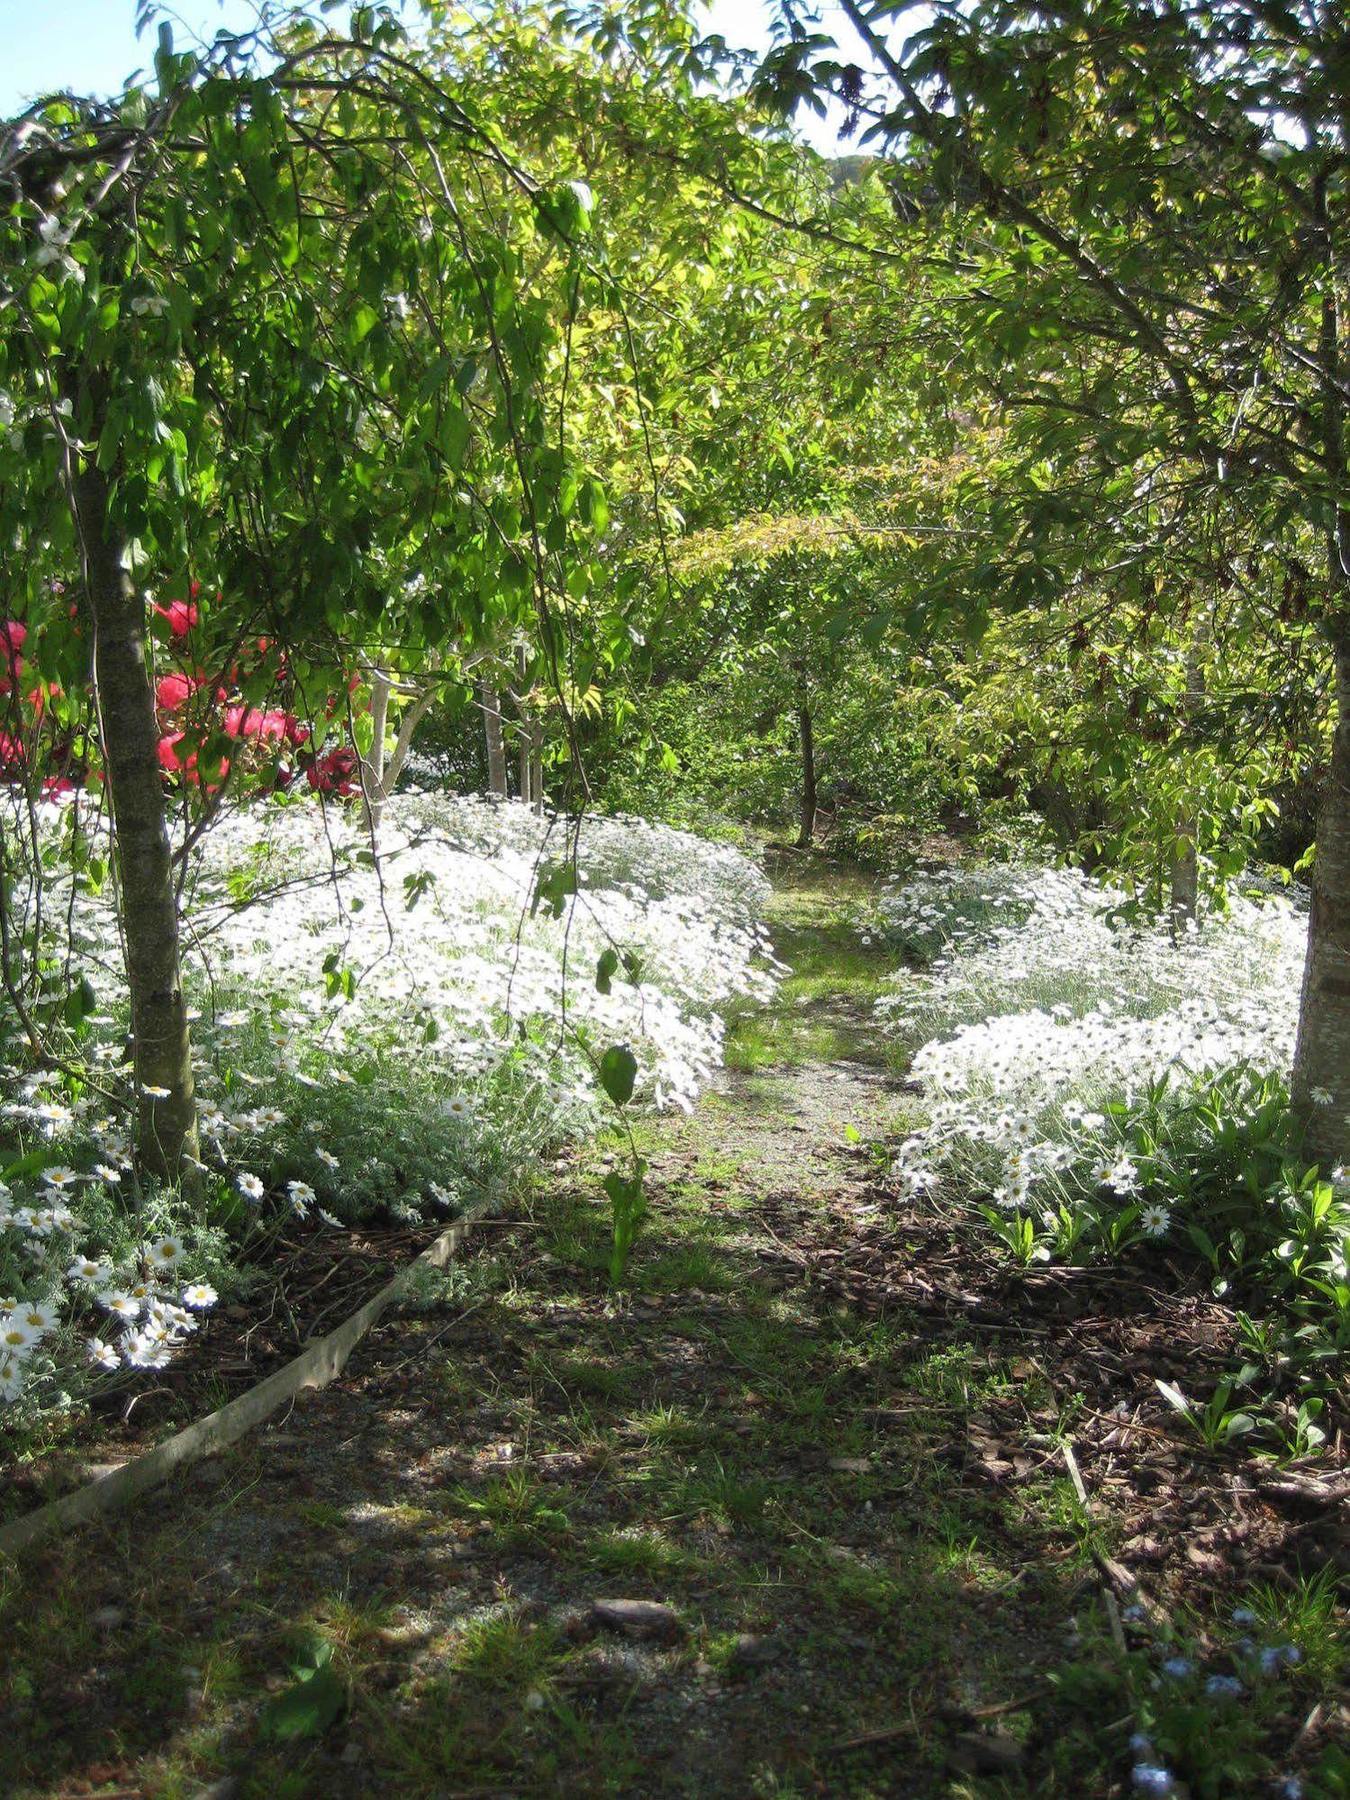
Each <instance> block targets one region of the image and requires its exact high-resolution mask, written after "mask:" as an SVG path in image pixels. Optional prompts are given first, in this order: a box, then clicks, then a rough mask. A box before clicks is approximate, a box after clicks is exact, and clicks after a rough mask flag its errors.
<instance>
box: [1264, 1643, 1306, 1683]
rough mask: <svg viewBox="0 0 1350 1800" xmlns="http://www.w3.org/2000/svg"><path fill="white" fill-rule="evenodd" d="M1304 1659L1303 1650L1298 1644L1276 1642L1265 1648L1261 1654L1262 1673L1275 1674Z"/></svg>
mask: <svg viewBox="0 0 1350 1800" xmlns="http://www.w3.org/2000/svg"><path fill="white" fill-rule="evenodd" d="M1302 1661H1303V1652H1302V1651H1301V1650H1300V1649H1299V1647H1298V1645H1297V1644H1276V1645H1274V1646H1272V1647H1271V1648H1269V1649H1266V1650H1263V1651H1262V1652H1261V1656H1260V1663H1261V1673H1262V1674H1263V1675H1275V1674H1278V1672H1279V1671H1280V1670H1281V1669H1283V1668H1285V1667H1288V1668H1292V1667H1293V1666H1294V1664H1295V1663H1298V1662H1302Z"/></svg>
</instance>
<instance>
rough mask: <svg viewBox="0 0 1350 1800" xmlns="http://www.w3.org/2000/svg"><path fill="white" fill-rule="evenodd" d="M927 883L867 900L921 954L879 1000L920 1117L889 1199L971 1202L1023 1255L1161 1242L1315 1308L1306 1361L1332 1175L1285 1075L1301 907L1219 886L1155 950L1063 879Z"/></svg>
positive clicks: (1340, 1187) (1023, 875)
mask: <svg viewBox="0 0 1350 1800" xmlns="http://www.w3.org/2000/svg"><path fill="white" fill-rule="evenodd" d="M946 882H947V877H946V876H944V877H943V879H942V881H938V880H935V879H933V878H931V877H926V878H924V879H922V880H920V881H918V882H917V883H915V884H913V885H912V886H911V888H910V889H909V890H908V891H902V892H898V893H895V894H893V895H891V896H889V897H888V899H887V901H886V903H885V906H884V912H885V916H886V921H887V929H888V930H889V931H890V932H891V933H893V934H894V936H895V937H896V939H897V940H898V941H899V942H900V943H902V944H903V945H904V946H905V947H906V948H907V949H909V950H910V952H911V953H912V954H923V953H925V952H926V953H928V954H929V955H931V957H932V961H931V963H930V965H929V966H928V967H927V968H926V969H923V970H920V971H918V972H908V973H905V974H902V975H899V976H897V977H896V978H895V979H894V981H893V984H892V991H891V992H889V993H888V994H887V995H885V996H884V997H883V999H882V1000H881V1001H880V1002H879V1013H880V1017H881V1022H882V1025H883V1028H884V1029H885V1030H886V1031H887V1032H888V1033H889V1034H891V1035H892V1036H893V1037H894V1038H895V1039H896V1040H897V1041H898V1043H899V1044H900V1045H902V1046H904V1047H909V1046H915V1047H914V1049H913V1054H912V1057H911V1059H910V1061H909V1072H910V1075H911V1077H912V1079H913V1081H914V1082H915V1083H916V1085H917V1086H918V1088H919V1090H920V1092H921V1093H922V1096H923V1099H924V1102H925V1110H926V1114H927V1119H926V1123H925V1124H923V1126H922V1127H921V1128H920V1129H919V1130H917V1131H916V1132H914V1133H913V1135H911V1136H910V1137H909V1138H907V1139H906V1140H905V1141H904V1142H903V1143H902V1144H901V1145H900V1147H899V1150H898V1153H897V1155H896V1157H895V1160H894V1163H893V1173H894V1176H895V1179H896V1181H897V1183H898V1185H899V1187H900V1189H901V1191H902V1192H906V1193H910V1194H913V1193H920V1192H924V1191H928V1190H941V1191H943V1192H946V1193H953V1194H957V1195H963V1196H971V1197H973V1198H974V1199H975V1201H976V1202H977V1204H978V1205H979V1207H980V1211H981V1213H982V1216H983V1217H984V1219H985V1221H986V1222H987V1224H988V1225H989V1227H990V1229H991V1230H992V1231H993V1233H994V1235H995V1236H996V1237H997V1238H998V1239H999V1240H1000V1241H1001V1242H1002V1243H1003V1244H1004V1245H1005V1246H1006V1247H1007V1249H1008V1250H1009V1251H1010V1252H1011V1253H1012V1255H1013V1256H1014V1257H1015V1258H1016V1259H1017V1260H1019V1261H1021V1262H1023V1263H1031V1262H1037V1261H1048V1260H1050V1259H1051V1258H1052V1257H1054V1258H1060V1259H1065V1260H1082V1259H1084V1258H1086V1257H1089V1256H1093V1255H1109V1256H1115V1255H1119V1254H1121V1253H1122V1252H1124V1251H1126V1250H1130V1249H1132V1248H1135V1247H1142V1248H1146V1247H1147V1246H1148V1245H1149V1244H1159V1245H1161V1244H1164V1243H1166V1244H1168V1245H1169V1246H1173V1247H1175V1246H1178V1245H1179V1246H1181V1247H1182V1248H1184V1249H1185V1250H1186V1251H1188V1252H1189V1253H1190V1254H1192V1255H1195V1256H1198V1257H1200V1258H1201V1259H1202V1260H1203V1262H1204V1263H1205V1264H1206V1265H1207V1267H1208V1269H1209V1271H1210V1275H1211V1278H1212V1280H1213V1283H1214V1286H1215V1290H1216V1291H1217V1292H1219V1293H1230V1294H1231V1295H1232V1296H1233V1297H1235V1298H1239V1299H1246V1298H1248V1296H1257V1297H1260V1298H1262V1299H1266V1300H1271V1299H1274V1300H1277V1301H1278V1302H1279V1303H1280V1304H1282V1305H1284V1306H1287V1307H1288V1308H1290V1309H1292V1311H1293V1312H1294V1314H1295V1315H1297V1317H1298V1318H1299V1319H1301V1320H1303V1321H1305V1322H1306V1321H1314V1322H1315V1323H1314V1324H1313V1325H1312V1327H1311V1337H1312V1339H1313V1340H1314V1342H1313V1343H1311V1344H1309V1343H1308V1342H1306V1341H1305V1343H1304V1349H1305V1350H1307V1351H1308V1352H1309V1354H1320V1351H1321V1350H1322V1349H1323V1348H1325V1345H1326V1342H1327V1341H1328V1334H1329V1338H1330V1342H1331V1343H1333V1344H1335V1345H1341V1346H1343V1347H1350V1283H1348V1282H1347V1270H1346V1257H1347V1246H1348V1245H1350V1183H1348V1182H1347V1180H1346V1176H1345V1172H1344V1171H1343V1170H1340V1169H1336V1170H1331V1171H1329V1172H1328V1171H1322V1172H1320V1173H1319V1172H1318V1171H1317V1170H1315V1169H1308V1168H1306V1167H1305V1166H1304V1165H1303V1164H1302V1163H1301V1162H1300V1160H1299V1157H1298V1142H1297V1133H1296V1131H1295V1129H1294V1126H1293V1122H1292V1120H1291V1117H1290V1113H1289V1107H1288V1094H1287V1090H1286V1087H1285V1080H1284V1072H1285V1070H1286V1069H1287V1068H1288V1066H1289V1064H1290V1060H1291V1057H1292V1052H1293V1043H1294V1028H1295V1020H1296V1009H1297V1001H1298V992H1299V981H1300V975H1301V969H1302V959H1303V944H1304V922H1303V921H1302V920H1301V919H1300V917H1299V915H1298V911H1297V908H1296V907H1295V906H1294V905H1293V904H1292V903H1291V902H1290V901H1288V900H1286V899H1270V900H1268V901H1266V902H1265V903H1263V904H1257V903H1256V902H1254V901H1250V900H1242V899H1236V900H1233V901H1232V902H1231V904H1230V906H1229V909H1228V911H1227V912H1226V913H1225V914H1223V915H1221V916H1220V915H1214V916H1211V917H1209V918H1207V919H1206V920H1205V921H1204V922H1203V925H1202V927H1200V928H1197V929H1194V930H1192V931H1190V932H1188V933H1186V934H1185V935H1184V936H1183V937H1182V938H1181V939H1180V940H1179V941H1174V940H1173V938H1172V936H1171V934H1170V933H1169V932H1168V931H1167V930H1166V929H1165V928H1164V927H1162V926H1160V925H1157V924H1151V923H1149V922H1147V921H1139V920H1137V919H1135V918H1133V917H1132V915H1131V912H1130V909H1128V908H1127V906H1126V904H1125V901H1126V896H1125V895H1123V894H1122V893H1120V892H1119V891H1118V890H1114V889H1112V888H1110V887H1107V886H1104V885H1101V884H1099V883H1096V882H1093V881H1090V880H1089V879H1088V878H1087V877H1086V876H1083V875H1081V874H1078V873H1075V872H1073V871H1069V870H1031V869H1026V868H1016V869H987V870H979V871H974V872H971V871H965V872H963V873H962V874H961V875H960V876H959V878H958V879H955V880H953V881H951V883H950V886H947V885H946ZM1286 1348H1287V1346H1286Z"/></svg>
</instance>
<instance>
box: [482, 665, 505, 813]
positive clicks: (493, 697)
mask: <svg viewBox="0 0 1350 1800" xmlns="http://www.w3.org/2000/svg"><path fill="white" fill-rule="evenodd" d="M478 704H479V707H480V708H481V710H482V714H483V731H484V734H485V736H486V739H487V772H488V792H489V793H490V794H495V795H496V796H497V798H498V799H499V800H505V799H506V797H507V792H508V789H507V785H506V746H505V744H504V743H503V742H502V699H501V695H500V694H499V693H498V692H497V690H496V688H495V687H492V686H490V685H489V684H488V683H487V682H486V681H480V682H479V684H478Z"/></svg>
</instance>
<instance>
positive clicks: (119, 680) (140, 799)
mask: <svg viewBox="0 0 1350 1800" xmlns="http://www.w3.org/2000/svg"><path fill="white" fill-rule="evenodd" d="M108 497H109V496H108V483H107V481H106V479H105V477H104V475H103V473H102V472H101V470H99V469H98V468H96V467H95V466H94V464H93V462H92V460H91V461H88V462H87V463H86V465H85V467H84V468H83V469H82V470H81V472H80V473H79V474H78V475H77V476H76V478H75V510H76V524H77V527H78V534H79V538H80V542H81V545H82V549H83V558H84V585H85V592H86V595H87V598H88V603H89V613H90V617H91V619H92V621H93V628H94V682H95V686H96V690H97V696H98V711H99V721H100V728H101V732H102V738H103V759H104V769H105V775H106V779H107V783H108V793H109V798H110V801H111V805H112V820H113V836H114V844H115V847H116V856H117V870H118V877H119V880H120V884H121V891H122V909H123V931H124V934H125V940H126V964H127V984H128V986H129V988H130V992H131V1035H132V1043H133V1048H134V1055H135V1069H136V1085H137V1089H138V1091H139V1096H140V1109H139V1118H138V1130H137V1148H138V1152H139V1155H140V1160H141V1162H142V1164H143V1165H144V1167H145V1168H146V1169H147V1170H149V1172H150V1173H151V1174H154V1175H158V1176H161V1177H162V1178H164V1179H166V1180H181V1181H183V1183H184V1185H185V1186H186V1187H188V1188H189V1189H190V1188H192V1187H193V1186H194V1184H195V1175H196V1171H195V1169H194V1167H193V1164H194V1163H195V1161H196V1158H197V1151H198V1145H197V1108H196V1103H195V1100H194V1097H193V1080H192V1055H191V1050H190V1046H189V1043H188V1022H187V1007H186V1004H185V1002H184V999H183V985H182V979H181V975H180V970H179V958H178V901H177V896H176V894H175V892H174V884H173V866H172V862H171V858H170V850H169V831H168V823H167V818H166V814H165V806H164V784H163V777H162V775H161V772H160V766H159V757H158V743H159V726H158V724H157V722H156V719H155V690H154V684H153V681H152V678H151V673H150V669H149V666H148V664H147V662H146V655H145V602H144V599H143V598H142V596H141V595H140V594H139V593H137V591H136V589H135V587H134V585H133V583H132V580H131V576H130V575H129V573H128V572H127V570H126V568H125V567H124V566H123V564H124V558H125V553H126V544H125V543H124V541H123V540H122V539H121V537H120V535H119V534H118V533H116V532H115V531H114V530H113V529H112V528H111V525H110V521H109V517H108Z"/></svg>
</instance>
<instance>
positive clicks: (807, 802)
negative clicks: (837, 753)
mask: <svg viewBox="0 0 1350 1800" xmlns="http://www.w3.org/2000/svg"><path fill="white" fill-rule="evenodd" d="M797 727H798V730H799V732H800V734H801V744H802V799H801V829H800V830H799V831H798V833H797V847H798V849H800V850H809V849H810V848H811V842H812V839H813V838H814V837H815V833H816V739H815V731H814V729H813V727H812V724H811V708H810V707H809V706H808V705H807V704H806V702H805V701H803V702H802V703H801V705H800V706H799V707H798V708H797Z"/></svg>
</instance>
